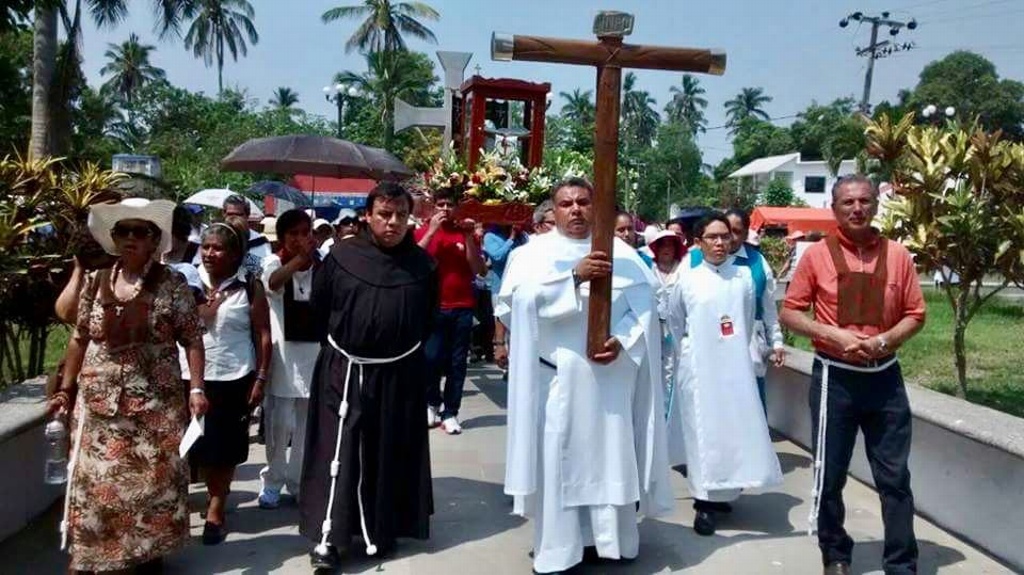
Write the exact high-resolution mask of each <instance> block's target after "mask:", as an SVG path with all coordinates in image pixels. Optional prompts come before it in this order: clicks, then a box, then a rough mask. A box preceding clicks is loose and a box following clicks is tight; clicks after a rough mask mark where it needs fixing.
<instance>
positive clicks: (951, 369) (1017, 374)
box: [795, 289, 1024, 417]
mask: <svg viewBox="0 0 1024 575" xmlns="http://www.w3.org/2000/svg"><path fill="white" fill-rule="evenodd" d="M924 295H925V300H926V301H927V303H928V320H927V321H926V322H925V326H924V329H923V330H921V332H920V333H918V334H917V335H916V336H914V337H913V338H911V340H910V341H908V342H907V343H906V344H905V345H904V346H903V347H902V348H901V349H900V352H899V353H900V363H901V364H902V365H903V375H904V377H905V378H906V379H907V381H908V382H911V383H915V384H917V385H921V386H924V387H927V388H930V389H934V390H935V391H940V392H942V393H947V394H950V395H955V394H956V389H957V384H956V366H955V364H954V356H953V309H952V308H951V307H950V305H949V302H948V301H947V300H946V297H945V295H944V294H941V293H939V292H937V291H935V290H933V289H925V293H924ZM795 345H796V347H798V348H800V349H807V350H809V349H811V347H810V341H809V340H807V339H806V338H802V337H798V338H796V342H795ZM1022 360H1024V305H1022V304H1020V303H1018V302H1016V301H1013V300H1008V299H999V298H998V296H997V297H995V298H993V299H991V300H989V302H988V303H987V304H985V307H983V308H982V309H981V310H980V311H979V312H978V313H977V315H975V316H974V319H973V320H971V323H970V324H969V325H968V326H967V380H968V381H967V399H968V400H970V401H971V402H973V403H978V404H981V405H985V406H988V407H991V408H993V409H998V410H999V411H1003V412H1006V413H1010V414H1012V415H1016V416H1017V417H1024V361H1022Z"/></svg>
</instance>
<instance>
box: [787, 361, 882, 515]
mask: <svg viewBox="0 0 1024 575" xmlns="http://www.w3.org/2000/svg"><path fill="white" fill-rule="evenodd" d="M814 357H816V358H817V359H818V361H820V362H821V398H820V399H819V401H818V438H817V439H818V440H817V445H815V450H814V487H813V488H812V489H811V511H810V512H809V513H808V515H807V534H808V535H814V531H815V530H816V529H817V527H818V511H819V509H820V508H821V491H822V489H823V488H824V486H825V439H826V437H827V433H826V430H827V429H828V372H829V368H831V367H832V366H835V367H837V368H839V369H845V370H847V371H856V372H858V373H880V372H883V371H885V370H887V369H889V368H890V367H892V366H893V364H895V363H896V361H897V358H896V356H895V355H894V356H892V358H891V359H889V360H888V361H886V362H885V363H880V364H878V365H872V366H861V365H852V364H849V363H846V362H842V361H835V360H832V359H828V358H826V357H824V356H822V355H821V354H820V353H816V354H814Z"/></svg>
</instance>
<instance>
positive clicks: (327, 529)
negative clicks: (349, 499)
mask: <svg viewBox="0 0 1024 575" xmlns="http://www.w3.org/2000/svg"><path fill="white" fill-rule="evenodd" d="M327 343H329V344H330V345H331V347H333V348H334V349H335V351H337V352H338V353H340V354H341V355H343V356H345V359H347V360H348V365H347V366H346V367H345V388H344V391H342V394H341V406H340V407H339V408H338V438H337V440H336V441H335V443H334V459H332V460H331V490H330V492H329V495H328V497H327V511H326V513H325V514H324V522H323V525H322V527H321V529H320V531H321V535H320V544H319V545H317V546H316V547H315V548H314V551H315V552H316V554H317V555H327V554H328V553H329V551H330V550H329V548H328V545H327V539H328V537H329V536H330V534H331V512H332V511H334V492H335V489H337V487H338V472H339V470H340V469H341V462H340V461H339V459H338V458H339V457H340V456H341V437H342V434H343V433H344V432H345V417H346V416H347V415H348V388H349V383H350V381H351V380H352V366H358V368H359V390H360V391H361V390H362V389H363V379H364V378H363V375H364V374H363V367H364V366H367V365H384V364H387V363H395V362H398V361H401V360H403V359H405V358H407V357H409V356H410V355H412V354H413V353H414V352H415V351H416V350H417V349H419V348H420V344H421V343H422V342H416V345H414V346H412V349H410V350H409V351H407V352H405V353H403V354H402V355H398V356H395V357H380V358H378V357H359V356H355V355H352V354H350V353H348V352H347V351H345V350H343V349H341V347H339V346H338V344H337V343H335V341H334V338H333V337H331V336H330V335H328V336H327ZM357 449H358V451H359V481H358V482H357V483H356V500H357V501H358V502H359V527H360V529H361V530H362V532H363V541H364V542H365V543H366V554H367V555H376V554H377V546H376V545H374V544H373V542H372V541H371V540H370V531H369V529H367V528H366V512H365V510H364V508H363V442H362V441H360V442H359V445H358V447H357Z"/></svg>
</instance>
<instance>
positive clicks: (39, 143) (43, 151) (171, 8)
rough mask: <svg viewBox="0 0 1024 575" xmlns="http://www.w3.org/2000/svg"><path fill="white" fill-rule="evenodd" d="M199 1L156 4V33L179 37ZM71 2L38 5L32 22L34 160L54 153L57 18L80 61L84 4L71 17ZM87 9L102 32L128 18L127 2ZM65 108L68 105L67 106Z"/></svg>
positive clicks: (109, 0) (94, 2) (96, 2)
mask: <svg viewBox="0 0 1024 575" xmlns="http://www.w3.org/2000/svg"><path fill="white" fill-rule="evenodd" d="M196 1H197V0H153V2H152V5H153V13H154V15H155V17H156V30H157V31H158V32H159V33H160V36H161V37H166V36H167V35H169V34H173V33H176V32H177V31H178V30H179V25H180V23H181V20H182V18H183V17H184V16H185V15H186V13H187V12H188V11H189V10H191V6H193V5H194V4H195V2H196ZM69 4H70V0H67V1H64V2H61V1H57V0H54V1H50V2H35V17H34V18H33V20H34V22H33V44H34V46H35V50H34V55H33V60H32V69H33V76H32V135H31V143H30V144H29V155H30V156H31V157H36V158H38V157H42V156H46V155H50V154H52V153H53V151H54V150H53V146H52V143H53V141H54V140H55V138H54V134H53V131H54V129H53V126H52V125H51V115H52V114H51V112H52V108H53V107H54V106H55V103H54V101H55V100H56V98H55V97H54V95H53V94H51V92H53V91H54V82H55V77H56V72H57V47H58V45H59V43H58V42H59V41H58V34H57V25H58V17H60V18H61V20H62V21H63V23H64V28H65V32H66V37H67V38H68V39H69V42H68V45H69V46H70V47H71V50H72V51H73V53H72V54H71V55H72V56H74V57H71V58H68V59H67V60H69V61H77V57H78V55H77V50H78V46H81V43H82V32H81V31H82V28H81V18H82V2H81V0H75V3H74V8H75V11H74V13H73V14H72V13H70V7H69ZM86 9H87V10H88V12H89V15H90V16H91V17H92V19H93V22H95V23H96V25H97V26H98V27H100V28H111V27H113V26H115V25H117V24H118V23H119V22H121V21H123V20H124V19H125V18H127V16H128V1H127V0H88V1H87V2H86ZM64 105H66V102H65V103H64Z"/></svg>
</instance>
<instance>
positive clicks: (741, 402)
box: [668, 214, 782, 535]
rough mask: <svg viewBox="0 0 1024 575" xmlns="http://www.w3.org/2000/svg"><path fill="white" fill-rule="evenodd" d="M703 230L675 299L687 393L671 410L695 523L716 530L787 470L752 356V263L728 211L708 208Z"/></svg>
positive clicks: (671, 307) (672, 307)
mask: <svg viewBox="0 0 1024 575" xmlns="http://www.w3.org/2000/svg"><path fill="white" fill-rule="evenodd" d="M695 231H696V234H695V236H696V237H697V240H698V242H699V243H700V247H701V251H702V252H703V258H702V261H701V262H700V263H699V264H698V265H696V266H694V267H692V268H690V267H688V269H686V271H685V272H684V274H683V276H682V277H681V278H680V280H679V282H678V283H677V284H676V286H675V288H674V289H673V291H672V294H671V296H670V297H669V303H668V313H669V328H670V329H671V331H672V335H673V337H674V339H675V341H677V342H679V344H678V345H679V349H678V351H677V354H676V355H677V358H678V359H677V361H678V364H677V373H678V380H677V381H678V385H677V393H678V394H679V395H678V396H677V397H676V400H675V402H674V405H675V407H676V409H675V410H674V412H673V413H670V414H669V417H670V418H678V419H679V421H680V422H681V423H682V429H683V433H682V442H683V446H682V447H683V451H684V453H685V456H686V464H687V480H688V481H689V484H690V493H691V495H692V496H693V498H694V509H695V510H696V511H697V514H696V517H695V519H694V525H693V527H694V530H695V531H696V532H697V533H698V534H700V535H712V534H713V533H714V532H715V527H716V513H721V512H729V511H731V506H730V505H729V504H728V502H730V501H733V500H735V499H736V498H737V497H739V495H740V492H741V491H742V490H743V489H747V488H760V487H771V486H774V485H779V484H780V483H782V472H781V470H780V469H779V459H778V457H777V456H776V454H775V450H774V448H773V447H772V442H771V437H770V436H769V433H768V424H767V421H766V420H765V415H764V411H763V409H762V407H761V400H760V397H759V396H758V392H757V381H756V375H755V373H754V364H753V360H752V359H751V357H750V342H751V338H752V337H753V325H754V310H755V305H754V282H753V279H752V277H751V274H750V268H749V267H746V266H738V265H736V264H735V262H734V260H735V256H734V255H730V254H729V251H730V247H731V241H732V237H731V235H730V230H729V222H728V220H726V219H725V217H724V216H722V215H720V214H713V215H711V216H708V217H707V218H705V219H704V220H702V221H701V222H700V223H698V224H697V227H696V229H695ZM673 439H674V438H673ZM675 447H677V446H673V448H675ZM673 451H675V449H673Z"/></svg>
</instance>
